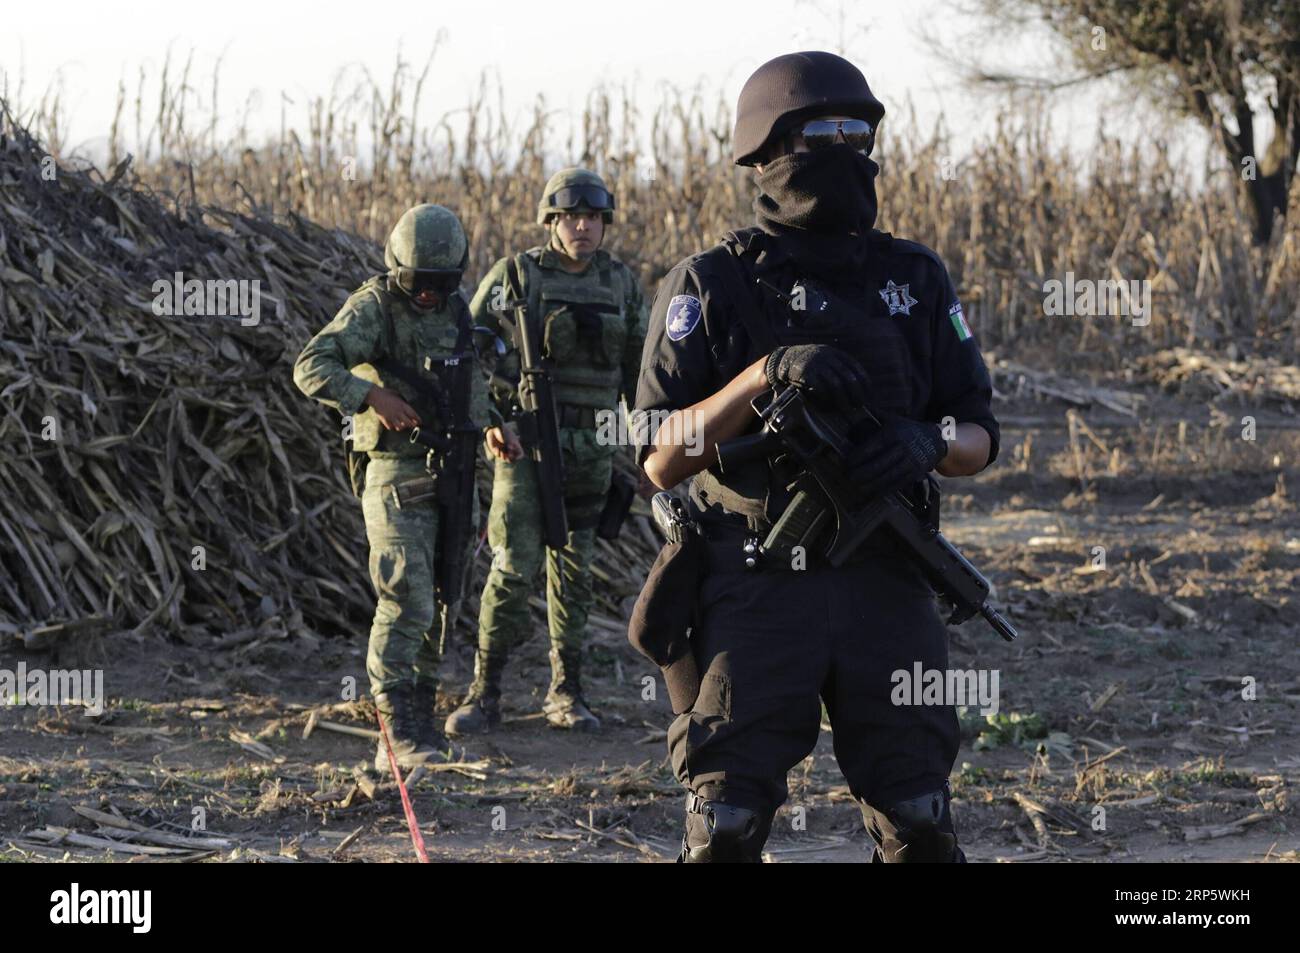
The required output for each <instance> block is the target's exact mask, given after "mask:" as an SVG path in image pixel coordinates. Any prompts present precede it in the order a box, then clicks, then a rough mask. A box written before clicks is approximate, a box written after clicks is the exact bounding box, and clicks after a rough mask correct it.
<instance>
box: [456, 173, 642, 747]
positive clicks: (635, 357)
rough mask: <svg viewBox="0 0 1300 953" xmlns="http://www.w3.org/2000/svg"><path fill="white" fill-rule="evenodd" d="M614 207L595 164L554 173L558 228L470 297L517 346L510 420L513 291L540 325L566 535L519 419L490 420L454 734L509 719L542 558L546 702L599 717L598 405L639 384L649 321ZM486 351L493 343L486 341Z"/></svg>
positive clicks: (595, 723)
mask: <svg viewBox="0 0 1300 953" xmlns="http://www.w3.org/2000/svg"><path fill="white" fill-rule="evenodd" d="M613 210H614V197H613V195H611V194H610V192H609V190H608V189H606V188H605V183H604V182H603V181H602V180H601V178H600V176H598V175H596V174H595V173H594V172H589V171H587V170H585V169H576V168H572V169H564V170H562V171H560V172H557V173H556V174H555V175H554V176H552V177H551V179H550V181H549V182H548V183H547V184H546V188H545V190H544V191H543V193H542V197H541V201H540V203H539V204H538V209H537V223H538V224H539V225H544V226H546V228H547V231H548V232H549V240H548V241H547V243H546V244H545V245H540V246H537V247H535V248H530V249H528V250H527V251H526V252H524V253H522V254H519V255H515V256H513V257H510V258H503V259H501V260H500V261H498V262H497V263H496V265H494V266H493V268H492V270H491V271H490V272H489V273H488V275H487V277H485V278H484V279H483V282H482V283H481V284H480V285H479V289H478V292H477V294H475V295H474V299H473V301H472V302H471V303H470V310H471V312H472V313H473V315H474V323H475V325H476V328H478V327H481V328H486V329H488V330H490V331H491V332H492V333H493V334H495V335H497V338H498V340H500V341H503V342H504V343H506V344H508V345H509V347H508V348H506V349H505V353H504V354H502V355H500V356H499V358H498V360H497V362H496V366H495V368H494V372H493V375H492V382H493V383H492V395H493V398H494V400H495V401H496V403H497V407H498V409H499V410H500V411H501V412H502V414H503V416H505V417H506V418H507V419H508V417H509V415H510V413H511V409H512V407H513V406H515V404H516V402H517V383H518V380H519V354H518V352H517V351H516V350H515V340H514V337H513V327H514V315H513V314H512V313H511V312H509V311H508V310H506V309H505V305H506V303H507V302H508V301H512V300H515V299H518V300H522V301H526V302H527V306H528V309H529V319H530V320H531V321H533V322H536V326H538V327H539V328H540V329H541V332H542V333H541V338H542V349H543V356H544V357H546V358H549V360H550V362H551V363H552V371H551V373H552V379H553V381H554V387H555V398H556V404H557V407H556V411H557V417H558V425H559V433H560V445H561V448H562V452H563V456H564V461H563V462H564V470H565V486H564V502H565V508H566V511H567V513H568V520H569V538H568V545H566V546H565V547H564V549H563V550H560V551H556V550H552V549H548V548H547V547H546V546H545V545H544V544H543V531H542V512H541V500H540V497H539V495H538V487H537V465H536V463H535V462H534V461H533V460H532V459H530V458H526V457H523V453H522V450H521V449H520V448H519V446H518V442H517V440H516V439H515V437H514V435H513V433H512V431H511V428H509V427H507V428H505V429H504V430H490V431H489V432H488V451H489V453H490V454H492V456H494V457H495V458H496V464H495V478H494V483H493V488H492V507H491V510H490V512H489V514H488V539H489V541H490V543H491V545H492V550H493V561H492V569H491V571H490V573H489V575H488V579H487V585H486V587H485V588H484V590H483V599H482V603H481V607H480V611H479V645H478V653H477V656H476V659H475V668H474V682H473V684H472V685H471V687H470V691H469V694H468V696H467V698H466V700H465V703H464V704H463V705H462V706H461V707H460V708H459V709H457V710H456V711H455V712H453V713H452V715H451V716H450V717H449V718H448V719H447V723H446V726H445V727H446V731H447V733H448V734H465V733H469V732H480V731H487V730H490V729H491V728H492V727H494V726H495V725H496V724H497V723H498V722H499V721H500V718H501V714H500V703H499V702H500V696H501V673H502V669H503V668H504V667H505V664H506V658H507V656H508V654H509V652H510V650H511V649H513V648H514V647H515V646H517V645H518V644H520V643H521V642H522V641H523V640H524V639H525V638H526V637H527V635H528V633H529V630H530V628H531V621H530V619H529V609H528V597H529V595H530V594H531V593H532V591H533V587H534V580H535V579H536V577H537V574H538V573H539V571H540V570H541V566H542V561H543V556H545V561H546V576H547V585H546V603H547V617H548V623H549V628H550V637H551V653H550V658H551V687H550V691H549V692H548V693H547V696H546V702H545V705H544V707H543V711H544V712H545V714H546V718H547V721H548V722H549V723H550V724H551V725H553V726H555V727H557V728H575V729H579V730H588V731H590V730H596V729H598V728H599V727H600V722H599V720H598V719H597V718H596V717H595V716H594V715H593V714H592V713H591V711H590V710H589V709H588V707H587V704H586V702H585V700H584V699H583V696H582V684H581V667H582V648H583V641H584V636H585V629H586V625H587V613H588V610H589V609H590V607H591V602H592V581H591V580H592V576H591V561H592V556H593V552H594V549H595V534H596V524H597V519H598V517H599V515H600V511H601V507H602V505H603V503H604V501H605V495H606V492H607V491H608V490H609V487H610V482H611V478H612V475H613V458H614V454H615V453H616V452H617V449H618V448H617V445H616V444H614V443H611V442H609V441H608V440H605V441H602V440H598V439H597V420H598V417H597V414H598V412H599V411H602V410H608V411H612V412H615V413H617V412H618V402H619V396H620V394H622V395H624V396H625V397H626V398H627V399H628V401H630V400H631V397H632V395H633V394H634V393H635V388H636V380H637V374H638V373H639V370H640V361H641V346H642V343H643V341H644V338H645V327H646V310H645V305H644V302H643V300H642V297H641V290H640V288H639V287H638V285H637V282H636V279H635V278H634V277H633V276H632V273H631V272H630V271H629V270H628V268H627V267H626V266H624V265H623V264H622V263H621V262H619V261H617V260H616V259H614V258H613V257H612V256H610V255H609V253H608V252H605V251H602V250H601V249H600V244H601V240H602V238H603V237H604V229H605V226H606V225H607V224H608V223H609V222H610V221H612V220H613ZM480 350H481V351H482V352H483V353H484V354H485V355H486V354H487V353H488V352H489V350H491V349H490V348H487V347H481V348H480ZM498 350H500V348H499V347H498Z"/></svg>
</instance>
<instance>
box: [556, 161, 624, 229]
mask: <svg viewBox="0 0 1300 953" xmlns="http://www.w3.org/2000/svg"><path fill="white" fill-rule="evenodd" d="M561 212H599V213H600V217H601V219H602V220H603V221H604V222H605V224H607V225H608V224H609V223H610V222H612V221H613V220H614V194H613V193H612V192H610V190H609V189H607V188H605V180H604V179H602V178H601V177H600V176H598V175H597V174H596V173H595V172H590V171H588V170H587V169H579V168H577V167H576V166H575V167H573V168H569V169H561V170H560V171H559V172H557V173H555V175H553V176H551V178H550V180H549V181H548V182H547V183H546V188H544V189H542V197H541V200H540V201H538V203H537V224H538V225H545V224H546V223H547V222H549V221H550V220H551V216H553V215H558V214H559V213H561Z"/></svg>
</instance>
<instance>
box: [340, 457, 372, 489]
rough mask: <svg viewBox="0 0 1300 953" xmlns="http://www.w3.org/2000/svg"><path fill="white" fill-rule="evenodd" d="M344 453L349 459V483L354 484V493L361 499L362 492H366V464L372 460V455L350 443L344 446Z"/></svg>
mask: <svg viewBox="0 0 1300 953" xmlns="http://www.w3.org/2000/svg"><path fill="white" fill-rule="evenodd" d="M343 454H344V456H345V458H346V460H347V465H348V483H350V484H351V485H352V495H353V496H355V497H356V498H357V499H358V500H359V499H361V494H363V493H365V492H366V464H367V463H369V462H370V455H369V454H367V453H364V452H362V451H360V450H353V449H352V448H351V447H350V446H348V445H345V446H344V448H343Z"/></svg>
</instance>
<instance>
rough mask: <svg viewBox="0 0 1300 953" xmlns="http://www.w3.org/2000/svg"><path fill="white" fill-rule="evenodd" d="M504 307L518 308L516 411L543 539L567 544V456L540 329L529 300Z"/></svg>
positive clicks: (552, 543) (556, 546)
mask: <svg viewBox="0 0 1300 953" xmlns="http://www.w3.org/2000/svg"><path fill="white" fill-rule="evenodd" d="M505 309H506V310H511V311H514V314H515V317H514V334H515V346H516V347H517V348H518V349H519V359H520V360H519V364H520V367H519V390H518V396H519V403H518V409H517V411H516V413H515V419H516V421H517V422H518V424H519V441H520V443H522V444H523V446H524V450H525V451H526V452H527V453H528V456H529V457H530V458H531V459H532V460H533V461H534V462H535V463H536V464H537V483H538V490H539V492H540V494H541V499H542V534H543V538H544V541H545V543H546V545H547V546H549V547H550V548H551V549H563V548H564V547H565V546H567V545H568V542H569V518H568V513H567V512H566V511H565V508H564V458H563V456H562V455H561V452H560V427H559V421H558V415H557V413H556V410H555V389H554V387H553V386H552V385H553V382H552V380H551V369H550V365H549V364H548V363H547V362H546V360H545V359H544V358H543V357H542V342H541V334H540V332H539V328H538V327H537V322H536V320H535V318H534V316H533V315H531V314H530V313H529V312H530V310H531V309H530V308H529V307H528V302H527V301H526V300H519V299H518V298H516V299H514V300H511V301H507V302H506V303H505Z"/></svg>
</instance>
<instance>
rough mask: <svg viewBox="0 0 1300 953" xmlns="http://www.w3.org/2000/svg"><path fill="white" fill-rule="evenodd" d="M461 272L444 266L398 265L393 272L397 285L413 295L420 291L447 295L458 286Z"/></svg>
mask: <svg viewBox="0 0 1300 953" xmlns="http://www.w3.org/2000/svg"><path fill="white" fill-rule="evenodd" d="M461 274H462V273H461V272H460V271H459V270H458V269H446V268H407V267H406V266H405V265H403V266H400V267H399V268H398V269H397V271H396V273H395V274H394V279H395V280H396V282H397V287H399V288H401V289H402V290H403V291H405V292H406V293H407V294H408V295H411V296H415V295H418V294H419V293H420V292H421V291H433V292H436V293H437V294H440V295H449V294H451V293H452V292H454V291H456V289H458V288H459V287H460V278H461Z"/></svg>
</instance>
